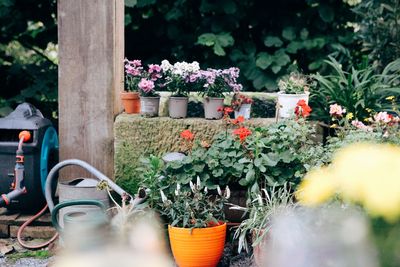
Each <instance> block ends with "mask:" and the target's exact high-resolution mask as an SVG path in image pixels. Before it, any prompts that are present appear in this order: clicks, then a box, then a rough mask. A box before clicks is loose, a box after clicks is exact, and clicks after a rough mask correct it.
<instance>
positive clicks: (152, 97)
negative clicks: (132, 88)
mask: <svg viewBox="0 0 400 267" xmlns="http://www.w3.org/2000/svg"><path fill="white" fill-rule="evenodd" d="M146 98H149V99H156V98H158V99H160V98H161V96H141V97H140V99H146Z"/></svg>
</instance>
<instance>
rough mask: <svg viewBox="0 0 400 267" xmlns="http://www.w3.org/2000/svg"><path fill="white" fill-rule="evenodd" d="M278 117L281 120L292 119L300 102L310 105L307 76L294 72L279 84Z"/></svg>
mask: <svg viewBox="0 0 400 267" xmlns="http://www.w3.org/2000/svg"><path fill="white" fill-rule="evenodd" d="M278 87H279V90H280V91H279V92H278V110H279V112H278V115H279V117H280V118H291V117H293V116H294V110H295V108H296V105H297V103H298V102H299V101H300V100H304V101H305V102H306V104H308V96H309V88H310V85H309V80H308V77H307V76H306V75H303V74H301V73H297V72H292V73H291V74H290V75H289V76H288V77H286V78H283V79H281V80H280V81H279V83H278Z"/></svg>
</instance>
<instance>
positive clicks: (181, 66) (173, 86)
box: [161, 60, 200, 118]
mask: <svg viewBox="0 0 400 267" xmlns="http://www.w3.org/2000/svg"><path fill="white" fill-rule="evenodd" d="M161 68H162V70H163V72H164V81H165V84H164V85H165V87H166V88H167V90H168V91H170V92H171V93H172V95H171V97H170V98H169V104H168V110H169V116H170V117H171V118H186V116H187V106H188V100H189V98H188V94H189V92H190V91H196V89H197V88H198V87H199V84H200V83H199V82H200V79H199V77H200V76H199V71H200V66H199V63H198V62H196V61H194V62H192V63H187V62H185V61H183V62H176V63H175V64H174V65H172V64H170V63H169V61H168V60H163V61H162V62H161Z"/></svg>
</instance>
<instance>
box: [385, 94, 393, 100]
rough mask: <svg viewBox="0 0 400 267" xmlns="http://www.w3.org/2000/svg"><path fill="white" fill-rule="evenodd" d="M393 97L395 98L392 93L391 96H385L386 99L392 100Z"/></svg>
mask: <svg viewBox="0 0 400 267" xmlns="http://www.w3.org/2000/svg"><path fill="white" fill-rule="evenodd" d="M394 98H395V97H394V95H391V96H388V97H386V100H389V101H392V100H393V99H394Z"/></svg>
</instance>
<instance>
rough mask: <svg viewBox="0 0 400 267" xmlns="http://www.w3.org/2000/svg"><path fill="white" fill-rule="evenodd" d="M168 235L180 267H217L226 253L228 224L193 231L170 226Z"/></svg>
mask: <svg viewBox="0 0 400 267" xmlns="http://www.w3.org/2000/svg"><path fill="white" fill-rule="evenodd" d="M168 233H169V242H170V244H171V249H172V254H173V255H174V258H175V261H176V264H177V265H178V266H179V267H215V266H217V264H218V262H219V260H220V259H221V257H222V253H223V252H224V246H225V237H226V223H224V224H221V225H218V226H213V227H207V228H195V229H193V230H191V229H189V228H180V227H172V226H170V225H169V226H168Z"/></svg>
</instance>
